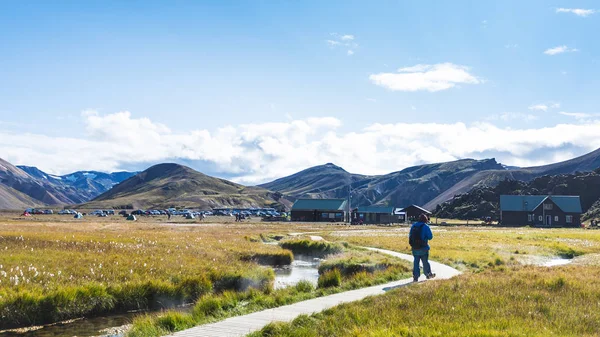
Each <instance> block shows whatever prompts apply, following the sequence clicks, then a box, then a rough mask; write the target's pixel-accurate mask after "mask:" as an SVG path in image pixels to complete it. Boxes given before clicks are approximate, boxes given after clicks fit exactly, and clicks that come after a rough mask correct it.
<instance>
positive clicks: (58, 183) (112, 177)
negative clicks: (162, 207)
mask: <svg viewBox="0 0 600 337" xmlns="http://www.w3.org/2000/svg"><path fill="white" fill-rule="evenodd" d="M17 167H18V168H20V169H21V170H23V171H25V172H26V173H28V174H29V175H30V176H32V177H34V178H36V179H38V180H40V181H42V182H46V183H49V184H52V185H54V186H55V187H56V188H59V189H62V190H64V191H65V192H64V193H65V194H66V195H67V196H68V197H69V199H71V200H76V201H77V202H76V203H82V202H87V201H90V200H92V199H94V198H95V197H97V196H99V195H100V194H102V193H104V192H106V191H108V190H109V189H111V188H112V187H113V186H115V185H117V184H118V183H120V182H122V181H123V180H125V179H128V178H130V177H132V176H134V175H135V174H137V173H138V172H115V173H104V172H97V171H78V172H74V173H71V174H66V175H63V176H56V175H51V174H48V173H45V172H43V171H41V170H39V169H38V168H36V167H32V166H17Z"/></svg>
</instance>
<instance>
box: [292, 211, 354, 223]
mask: <svg viewBox="0 0 600 337" xmlns="http://www.w3.org/2000/svg"><path fill="white" fill-rule="evenodd" d="M332 214H333V216H332ZM345 216H346V212H343V211H338V210H331V211H317V210H314V211H306V210H302V211H300V210H298V211H294V210H292V212H291V216H290V217H291V220H292V221H308V222H343V221H344V219H345Z"/></svg>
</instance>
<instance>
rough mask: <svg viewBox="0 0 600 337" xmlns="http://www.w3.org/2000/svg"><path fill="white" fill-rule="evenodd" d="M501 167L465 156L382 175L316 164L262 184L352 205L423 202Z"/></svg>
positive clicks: (284, 191) (401, 204) (489, 161)
mask: <svg viewBox="0 0 600 337" xmlns="http://www.w3.org/2000/svg"><path fill="white" fill-rule="evenodd" d="M492 169H497V170H501V169H502V165H500V164H498V163H497V162H496V161H495V160H494V159H486V160H473V159H463V160H457V161H453V162H448V163H437V164H427V165H419V166H414V167H409V168H407V169H404V170H402V171H399V172H394V173H390V174H386V175H382V176H364V175H359V174H351V173H348V172H346V171H345V170H343V169H342V168H340V167H338V166H335V165H333V164H326V165H322V166H316V167H312V168H309V169H307V170H304V171H301V172H298V173H296V174H294V175H291V176H289V177H285V178H281V179H278V180H275V181H273V182H271V183H267V184H263V185H260V186H261V187H264V188H267V189H270V190H273V191H277V192H281V193H283V194H284V195H286V196H290V197H291V198H294V199H295V198H300V197H308V198H347V197H348V188H349V187H350V188H351V190H352V206H368V205H374V204H381V205H388V204H389V205H399V206H403V205H410V204H418V205H423V204H425V203H427V202H428V201H429V200H431V199H433V198H435V197H436V196H437V195H439V194H440V193H442V192H443V191H445V190H447V189H448V188H451V187H452V186H454V185H455V184H456V183H458V182H459V181H461V180H463V179H465V178H466V177H470V176H472V175H473V174H475V173H477V172H481V171H484V170H492Z"/></svg>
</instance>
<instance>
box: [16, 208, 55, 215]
mask: <svg viewBox="0 0 600 337" xmlns="http://www.w3.org/2000/svg"><path fill="white" fill-rule="evenodd" d="M23 213H29V214H54V211H52V210H51V209H36V208H28V209H26V210H25V212H23Z"/></svg>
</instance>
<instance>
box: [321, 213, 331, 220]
mask: <svg viewBox="0 0 600 337" xmlns="http://www.w3.org/2000/svg"><path fill="white" fill-rule="evenodd" d="M321 218H323V219H327V218H329V213H321Z"/></svg>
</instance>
